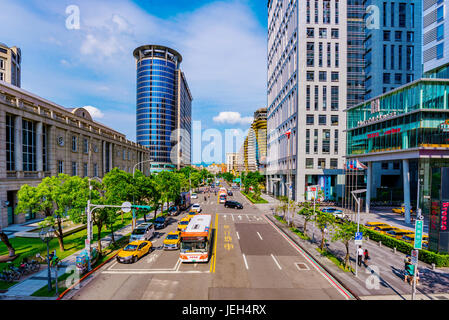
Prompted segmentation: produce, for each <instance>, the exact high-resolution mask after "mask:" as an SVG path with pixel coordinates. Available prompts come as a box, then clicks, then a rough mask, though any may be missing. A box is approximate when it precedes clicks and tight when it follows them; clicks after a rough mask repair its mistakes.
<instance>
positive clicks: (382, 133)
mask: <svg viewBox="0 0 449 320" xmlns="http://www.w3.org/2000/svg"><path fill="white" fill-rule="evenodd" d="M399 132H401V128H394V129H390V130H387V131H380V132H375V133H370V134H368V139H373V138H377V137H380V136H381V135H383V136H388V135H390V134H395V133H399Z"/></svg>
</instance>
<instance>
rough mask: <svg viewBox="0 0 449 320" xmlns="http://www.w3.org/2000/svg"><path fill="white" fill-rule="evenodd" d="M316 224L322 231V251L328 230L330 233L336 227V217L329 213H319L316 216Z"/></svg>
mask: <svg viewBox="0 0 449 320" xmlns="http://www.w3.org/2000/svg"><path fill="white" fill-rule="evenodd" d="M315 224H316V226H317V227H318V229H319V230H320V231H321V245H320V249H321V251H323V250H324V242H325V235H326V230H327V232H330V230H331V228H332V227H333V226H334V225H335V217H334V215H332V214H329V213H327V212H322V211H317V212H316V215H315Z"/></svg>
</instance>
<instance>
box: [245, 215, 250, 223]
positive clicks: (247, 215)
mask: <svg viewBox="0 0 449 320" xmlns="http://www.w3.org/2000/svg"><path fill="white" fill-rule="evenodd" d="M245 216H246V219H248V221H249V222H251V219H250V218H249V217H248V215H247V214H245Z"/></svg>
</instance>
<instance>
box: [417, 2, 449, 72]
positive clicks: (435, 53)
mask: <svg viewBox="0 0 449 320" xmlns="http://www.w3.org/2000/svg"><path fill="white" fill-rule="evenodd" d="M447 8H449V0H424V1H423V8H422V10H423V11H422V12H423V47H422V50H423V52H422V57H423V64H424V66H423V71H424V73H425V77H431V78H445V79H449V68H448V65H449V41H448V40H447V37H445V35H446V36H447V35H448V32H449V31H446V30H449V19H446V14H445V9H447Z"/></svg>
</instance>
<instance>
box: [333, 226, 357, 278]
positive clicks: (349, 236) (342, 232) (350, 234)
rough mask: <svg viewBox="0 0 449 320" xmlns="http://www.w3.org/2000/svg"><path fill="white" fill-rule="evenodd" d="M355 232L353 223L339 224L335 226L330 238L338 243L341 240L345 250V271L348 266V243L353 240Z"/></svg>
mask: <svg viewBox="0 0 449 320" xmlns="http://www.w3.org/2000/svg"><path fill="white" fill-rule="evenodd" d="M356 232H357V225H356V224H354V223H348V222H344V223H340V224H337V225H336V230H335V233H334V235H333V237H332V241H339V240H341V241H342V242H343V244H344V245H345V248H346V255H345V269H346V268H347V267H348V265H349V257H350V255H349V243H350V241H351V240H353V239H354V238H355V233H356Z"/></svg>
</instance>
